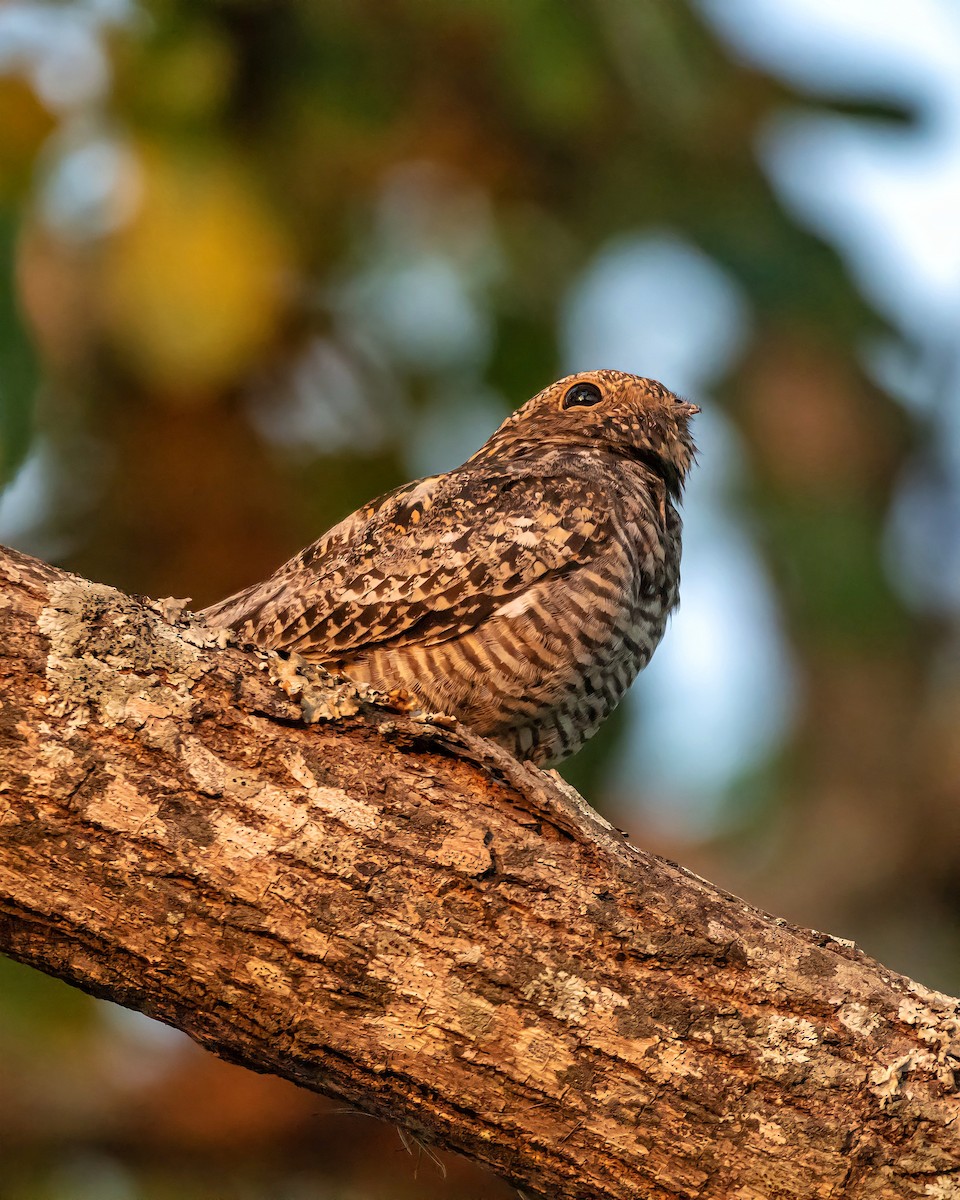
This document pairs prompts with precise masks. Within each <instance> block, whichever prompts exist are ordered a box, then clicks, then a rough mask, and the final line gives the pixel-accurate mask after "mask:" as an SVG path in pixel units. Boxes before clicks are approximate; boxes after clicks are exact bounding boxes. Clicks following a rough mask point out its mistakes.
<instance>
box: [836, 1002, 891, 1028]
mask: <svg viewBox="0 0 960 1200" xmlns="http://www.w3.org/2000/svg"><path fill="white" fill-rule="evenodd" d="M837 1017H838V1018H839V1019H840V1023H841V1024H842V1025H843V1026H844V1027H845V1028H846V1029H849V1030H850V1032H851V1033H862V1034H871V1033H873V1031H874V1030H875V1029H876V1028H877V1026H878V1025H879V1024H880V1018H879V1016H878V1015H877V1013H876V1012H875V1011H874V1010H873V1009H872V1008H868V1007H867V1006H866V1005H865V1004H857V1003H856V1002H855V1001H852V1000H851V1001H849V1002H848V1003H847V1004H844V1005H841V1007H840V1008H839V1009H838V1010H837Z"/></svg>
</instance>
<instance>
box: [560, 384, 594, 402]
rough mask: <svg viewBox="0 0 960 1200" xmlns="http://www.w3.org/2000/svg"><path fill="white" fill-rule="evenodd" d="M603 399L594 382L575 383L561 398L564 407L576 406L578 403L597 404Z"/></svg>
mask: <svg viewBox="0 0 960 1200" xmlns="http://www.w3.org/2000/svg"><path fill="white" fill-rule="evenodd" d="M602 399H603V392H601V391H600V389H599V388H598V387H597V385H596V384H595V383H575V384H574V385H573V387H572V388H571V389H570V390H569V391H568V392H567V394H566V395H565V396H564V398H563V407H564V408H576V407H577V406H578V405H587V406H589V405H591V404H598V403H599V402H600V401H601V400H602Z"/></svg>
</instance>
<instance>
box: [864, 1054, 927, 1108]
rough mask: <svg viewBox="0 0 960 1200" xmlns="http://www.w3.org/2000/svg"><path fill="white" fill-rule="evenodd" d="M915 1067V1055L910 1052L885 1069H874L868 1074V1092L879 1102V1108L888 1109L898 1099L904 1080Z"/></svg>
mask: <svg viewBox="0 0 960 1200" xmlns="http://www.w3.org/2000/svg"><path fill="white" fill-rule="evenodd" d="M916 1066H917V1054H916V1052H915V1051H913V1050H910V1051H908V1053H906V1054H902V1055H901V1056H900V1057H899V1058H897V1059H895V1060H894V1061H893V1062H892V1063H888V1064H887V1066H885V1067H875V1068H874V1069H873V1070H872V1071H871V1072H870V1091H871V1092H873V1094H874V1095H875V1096H876V1097H877V1099H878V1100H879V1101H880V1107H881V1108H889V1107H890V1105H891V1104H893V1103H895V1102H896V1101H897V1100H898V1099H899V1098H900V1094H901V1091H902V1089H903V1083H904V1080H905V1079H906V1078H907V1076H908V1075H909V1074H910V1072H911V1071H912V1070H914V1068H915V1067H916Z"/></svg>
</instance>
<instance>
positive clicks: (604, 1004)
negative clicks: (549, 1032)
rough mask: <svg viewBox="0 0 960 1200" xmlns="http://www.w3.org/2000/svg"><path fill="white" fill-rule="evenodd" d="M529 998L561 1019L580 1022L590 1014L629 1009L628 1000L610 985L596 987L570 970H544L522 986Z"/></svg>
mask: <svg viewBox="0 0 960 1200" xmlns="http://www.w3.org/2000/svg"><path fill="white" fill-rule="evenodd" d="M521 994H522V995H523V996H524V997H525V998H526V999H528V1000H532V1001H533V1002H534V1003H535V1004H537V1005H539V1006H540V1007H542V1008H545V1009H546V1010H547V1011H548V1012H549V1013H550V1014H551V1015H552V1016H554V1017H556V1018H557V1020H559V1021H569V1022H571V1023H573V1024H580V1023H582V1022H583V1020H584V1019H585V1018H586V1016H587V1014H588V1013H589V1012H591V1011H593V1012H612V1011H613V1010H614V1009H616V1008H626V1007H627V1000H626V998H625V997H623V996H621V995H619V993H617V992H614V991H612V990H611V989H610V988H607V987H599V988H598V987H592V986H591V985H590V984H589V983H587V981H586V980H585V979H582V978H580V977H579V976H576V975H571V974H569V973H568V972H566V971H556V972H554V971H551V970H547V971H544V972H543V974H541V975H539V976H537V977H536V978H535V979H532V980H530V982H529V983H527V984H525V985H524V986H523V988H521Z"/></svg>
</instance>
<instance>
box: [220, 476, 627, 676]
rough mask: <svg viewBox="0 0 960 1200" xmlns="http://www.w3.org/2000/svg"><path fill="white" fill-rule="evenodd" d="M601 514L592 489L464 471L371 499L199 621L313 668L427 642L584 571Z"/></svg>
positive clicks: (599, 537)
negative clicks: (538, 586)
mask: <svg viewBox="0 0 960 1200" xmlns="http://www.w3.org/2000/svg"><path fill="white" fill-rule="evenodd" d="M609 514H610V498H609V497H608V496H607V495H605V494H604V492H603V491H602V490H601V489H600V488H599V487H598V486H596V485H594V484H587V483H584V482H581V481H578V480H576V479H573V478H571V477H570V476H550V475H547V476H544V477H540V476H531V475H528V474H517V473H510V472H508V471H504V472H502V473H496V472H494V473H492V472H491V470H490V465H489V464H486V465H485V466H484V467H483V468H476V467H470V466H469V465H468V466H466V467H463V468H461V469H460V470H458V471H454V472H451V473H450V474H449V475H442V476H435V477H433V478H430V479H424V480H420V481H419V482H418V483H414V484H409V485H407V486H406V487H403V488H398V489H397V490H396V491H395V492H391V493H389V494H388V495H387V496H384V497H381V498H380V499H379V500H376V501H373V502H372V503H371V504H369V505H367V506H366V507H365V508H362V509H359V510H358V511H357V512H356V513H353V514H352V515H351V516H349V517H347V518H346V520H345V521H342V522H341V523H340V524H339V525H337V526H335V527H334V528H333V529H331V530H330V531H329V533H327V534H325V535H324V536H323V537H322V538H320V540H319V541H317V542H314V543H313V545H311V546H308V547H307V548H306V549H305V550H303V551H302V552H301V553H300V554H298V555H297V556H296V557H295V558H293V559H291V560H290V562H288V563H286V564H285V565H284V566H283V567H281V568H280V570H279V571H278V572H277V573H276V574H275V575H273V576H272V577H271V578H270V579H268V580H266V581H265V582H264V583H262V584H258V585H256V586H254V587H252V588H248V589H247V590H246V591H245V592H241V593H239V594H238V595H237V596H234V597H231V598H230V599H228V600H225V601H223V602H221V603H220V604H218V605H215V606H214V607H213V608H211V609H207V610H206V612H205V614H204V615H205V616H206V618H207V619H208V620H209V621H211V622H212V623H217V624H220V625H222V626H230V627H232V628H235V629H236V630H237V631H238V632H239V633H240V635H241V636H244V637H249V638H250V639H251V640H252V641H254V642H257V643H258V644H260V645H263V646H267V647H272V648H276V649H287V650H296V651H298V652H299V653H300V654H303V655H304V656H305V657H308V658H317V659H320V660H322V661H335V660H337V659H340V658H347V657H352V656H354V655H357V654H362V653H363V652H364V651H366V650H370V649H372V648H374V647H377V646H382V645H384V644H385V643H389V644H390V645H393V646H396V645H402V644H406V643H419V644H434V643H437V642H442V641H446V640H447V639H449V638H452V637H456V636H458V635H460V634H462V633H465V632H466V631H468V630H470V629H473V628H475V627H476V626H477V625H479V624H480V623H481V622H482V621H483V620H485V619H486V618H487V617H489V616H490V615H492V614H493V613H494V612H496V610H497V609H498V608H500V607H501V606H502V605H504V604H506V603H509V602H510V601H511V600H514V599H516V598H518V597H520V596H521V595H522V594H523V593H524V592H525V591H527V589H529V588H530V587H532V585H533V584H534V583H536V582H538V581H540V580H543V579H545V578H547V577H552V576H558V575H560V574H563V573H565V572H567V571H569V570H572V569H574V568H576V567H578V566H582V565H584V564H585V563H587V562H589V560H590V559H592V558H593V556H594V555H595V554H596V553H597V552H598V550H599V548H600V546H601V545H602V543H604V542H605V541H606V540H607V539H608V538H609V536H610V532H611V529H610V515H609Z"/></svg>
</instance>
